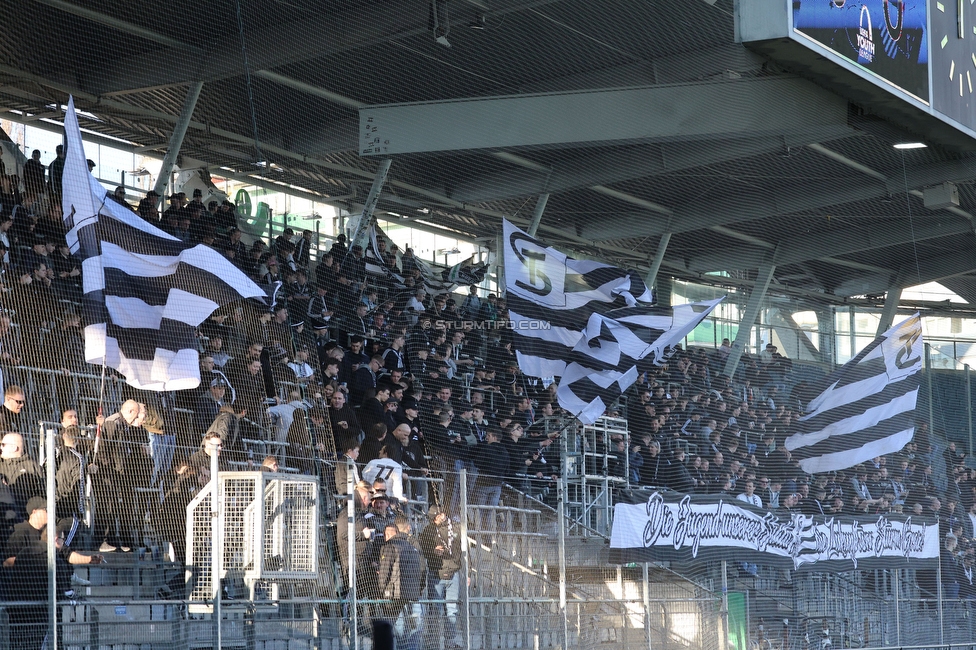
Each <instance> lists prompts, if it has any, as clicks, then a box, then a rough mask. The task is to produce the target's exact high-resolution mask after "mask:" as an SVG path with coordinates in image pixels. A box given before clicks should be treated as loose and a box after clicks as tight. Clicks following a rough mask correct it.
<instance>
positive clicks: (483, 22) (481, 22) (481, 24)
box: [468, 14, 488, 29]
mask: <svg viewBox="0 0 976 650" xmlns="http://www.w3.org/2000/svg"><path fill="white" fill-rule="evenodd" d="M468 29H488V18H487V17H486V16H485V15H484V14H478V15H477V16H475V17H474V18H473V19H472V20H471V22H469V23H468Z"/></svg>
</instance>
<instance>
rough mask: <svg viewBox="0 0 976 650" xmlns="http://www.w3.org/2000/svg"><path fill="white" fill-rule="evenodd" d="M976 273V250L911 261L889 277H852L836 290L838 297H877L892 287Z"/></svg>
mask: <svg viewBox="0 0 976 650" xmlns="http://www.w3.org/2000/svg"><path fill="white" fill-rule="evenodd" d="M973 271H976V246H970V247H968V248H966V249H964V250H960V251H956V252H953V253H948V254H945V255H939V256H934V257H930V258H925V259H921V260H918V261H917V262H916V261H915V260H912V261H911V262H909V263H906V264H904V265H902V266H901V267H899V268H898V269H897V270H892V271H891V272H889V273H869V274H865V275H861V276H855V277H850V278H848V279H847V280H845V281H844V282H841V283H840V284H839V285H837V286H836V287H835V288H834V291H833V293H834V294H835V295H837V296H845V297H849V296H859V295H863V294H878V293H883V292H885V291H888V290H889V289H890V288H891V287H911V286H915V285H917V284H925V283H926V282H938V281H940V280H944V279H946V278H952V277H956V276H960V275H964V274H967V273H972V272H973Z"/></svg>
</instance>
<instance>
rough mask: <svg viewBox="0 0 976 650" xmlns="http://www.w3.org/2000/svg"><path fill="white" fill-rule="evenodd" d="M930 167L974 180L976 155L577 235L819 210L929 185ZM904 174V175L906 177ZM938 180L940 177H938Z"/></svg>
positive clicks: (945, 175) (639, 232)
mask: <svg viewBox="0 0 976 650" xmlns="http://www.w3.org/2000/svg"><path fill="white" fill-rule="evenodd" d="M935 169H938V172H937V173H938V174H939V178H941V179H942V180H951V181H955V182H966V181H971V180H973V179H976V158H970V159H961V160H955V161H952V162H951V163H939V164H937V165H921V166H918V167H915V168H910V169H908V170H907V174H906V173H905V172H903V171H902V170H898V171H897V172H895V173H892V174H891V176H890V177H888V179H887V180H886V181H881V180H876V179H869V180H858V179H853V178H852V179H847V180H845V181H840V182H838V181H831V182H829V183H822V184H817V185H806V186H801V187H798V188H793V189H791V190H790V191H789V192H779V193H771V192H769V191H767V190H755V191H751V192H743V193H739V194H737V195H736V197H735V198H734V199H731V200H729V199H714V200H711V201H705V202H696V203H695V204H693V205H688V206H678V207H675V208H673V212H674V216H673V217H671V218H670V219H660V218H658V219H655V220H653V221H649V220H640V219H634V218H633V217H632V216H628V217H627V218H626V219H624V218H620V219H613V220H611V219H604V220H602V221H601V222H600V223H597V224H592V225H588V226H584V228H583V230H582V235H583V236H584V237H586V238H587V239H591V240H594V241H604V240H608V239H622V238H626V237H645V236H652V235H660V234H662V233H665V232H669V231H670V232H689V231H692V230H698V229H699V228H710V227H712V226H717V225H728V224H731V223H737V222H741V221H754V220H757V219H763V218H767V217H774V216H778V215H785V214H792V213H794V212H801V211H805V210H814V209H820V208H825V207H829V206H833V205H840V204H843V203H850V202H853V201H863V200H867V199H874V198H880V197H885V196H889V195H890V194H891V192H890V190H889V185H891V184H898V185H899V186H900V187H901V189H900V190H899V191H902V192H903V191H904V190H905V186H906V180H907V186H908V188H909V189H916V188H919V187H925V186H927V185H931V184H932V180H931V179H932V177H933V173H935V172H934V170H935ZM906 177H907V178H906ZM940 182H941V181H940Z"/></svg>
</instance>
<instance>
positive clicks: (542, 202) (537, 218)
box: [526, 193, 549, 237]
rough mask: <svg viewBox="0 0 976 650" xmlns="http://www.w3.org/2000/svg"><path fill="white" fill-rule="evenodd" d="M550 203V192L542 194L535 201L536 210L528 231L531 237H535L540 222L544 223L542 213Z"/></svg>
mask: <svg viewBox="0 0 976 650" xmlns="http://www.w3.org/2000/svg"><path fill="white" fill-rule="evenodd" d="M547 203H549V194H548V193H545V194H540V195H539V198H538V199H536V202H535V212H533V213H532V222H531V223H529V229H528V230H527V231H526V232H527V233H529V237H535V233H536V232H538V230H539V224H540V223H542V213H543V212H545V211H546V204H547Z"/></svg>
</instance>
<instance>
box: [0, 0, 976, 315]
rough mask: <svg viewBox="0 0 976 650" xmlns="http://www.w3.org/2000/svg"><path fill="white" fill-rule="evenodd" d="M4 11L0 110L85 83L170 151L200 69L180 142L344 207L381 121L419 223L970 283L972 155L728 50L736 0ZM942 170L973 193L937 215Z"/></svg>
mask: <svg viewBox="0 0 976 650" xmlns="http://www.w3.org/2000/svg"><path fill="white" fill-rule="evenodd" d="M432 7H436V12H437V18H438V21H439V23H440V25H441V26H442V33H443V28H444V27H445V26H446V25H448V24H449V27H450V29H449V31H448V32H447V33H446V34H443V35H444V38H446V40H447V41H448V42H449V43H450V47H445V46H443V45H441V44H438V43H437V42H435V34H434V33H433V31H432V28H431V23H432V20H431V15H432ZM0 25H2V27H0V31H2V36H3V37H2V38H0V118H5V119H13V120H16V121H31V122H38V123H39V122H41V121H43V120H54V121H58V120H59V119H60V118H59V113H60V108H59V107H60V106H61V105H63V104H64V103H65V102H66V100H67V96H68V94H69V93H71V94H74V96H75V100H76V103H77V105H78V107H79V108H80V109H82V110H84V111H87V112H88V113H90V114H91V115H92V116H93V117H92V118H89V119H83V121H82V127H83V128H84V129H86V130H88V131H90V132H92V133H96V134H102V135H104V136H108V137H111V138H118V139H122V140H124V141H126V142H128V143H130V146H131V147H132V148H133V149H135V150H140V151H155V152H162V151H165V150H166V148H167V147H168V144H169V139H170V136H171V133H172V131H173V127H174V125H175V124H176V122H177V120H178V116H179V115H180V112H181V110H182V109H183V105H184V100H185V98H186V97H187V94H188V89H189V88H190V87H191V85H192V84H194V83H195V82H203V87H202V91H201V93H200V97H199V100H198V101H197V103H196V105H195V107H194V110H193V115H192V120H191V122H190V125H189V129H188V131H187V134H186V138H185V141H184V143H183V146H182V149H181V153H182V155H184V156H185V157H186V158H192V159H194V160H199V161H203V162H204V163H205V164H207V165H208V166H211V167H213V168H228V169H232V170H235V171H236V173H237V174H239V175H246V176H252V177H259V178H265V179H267V180H268V181H269V182H275V183H287V184H291V185H294V186H297V187H300V188H304V189H305V190H306V191H307V195H308V196H315V197H321V198H320V200H323V201H329V200H330V199H332V200H333V201H334V202H335V203H337V204H339V205H341V206H343V207H345V208H347V209H349V210H351V211H356V210H357V209H358V208H359V207H360V206H361V203H362V202H363V201H364V200H365V196H366V193H367V191H368V189H369V186H370V184H371V182H372V180H373V176H374V173H375V170H376V168H377V166H378V164H379V162H380V159H381V157H382V156H375V155H360V154H361V151H362V148H363V147H362V144H363V142H362V141H361V134H360V118H361V116H377V119H378V120H380V119H381V121H382V124H383V125H384V128H385V129H386V131H384V134H386V138H387V139H388V140H389V142H391V143H392V144H391V148H392V149H394V150H395V151H396V153H393V154H391V157H392V158H393V167H392V170H391V172H390V182H389V183H388V184H387V186H386V188H385V189H384V192H383V194H382V195H381V197H380V201H379V210H380V211H385V212H387V213H395V214H397V215H400V217H401V218H403V219H409V220H411V221H420V222H422V223H423V224H426V227H429V228H434V229H436V228H440V229H443V230H444V231H445V232H448V233H451V232H454V233H459V234H462V235H464V236H466V237H471V238H481V239H483V241H485V242H489V243H493V242H494V240H495V238H496V237H497V235H498V233H499V231H500V222H501V219H502V217H503V216H508V217H509V218H512V219H513V220H514V221H515V222H516V223H518V224H522V225H525V224H527V223H528V222H529V220H530V218H531V215H532V213H533V210H534V207H535V205H536V201H537V200H538V197H539V195H541V194H548V195H549V198H548V203H547V204H546V207H545V212H544V215H543V218H542V225H541V228H540V230H539V234H540V236H541V237H543V238H544V239H546V240H547V241H549V242H551V243H553V244H557V245H560V246H562V247H563V248H565V249H568V250H573V251H576V252H577V253H579V254H584V255H593V256H598V257H601V258H604V259H610V260H614V261H617V262H620V263H623V264H626V265H629V266H633V267H636V268H639V269H646V268H648V267H649V266H651V264H652V262H653V260H654V258H655V255H656V253H657V252H658V247H659V243H660V242H661V241H662V239H663V240H664V241H666V242H667V246H666V251H665V253H664V257H663V264H662V270H663V271H662V272H665V273H669V274H672V275H674V276H676V277H681V278H690V279H693V278H697V277H700V275H701V274H703V273H709V272H715V271H727V272H729V274H730V275H731V280H730V281H734V280H735V279H737V278H738V279H741V280H742V281H744V282H748V281H750V280H751V279H754V278H755V277H756V270H757V269H758V268H759V267H760V266H762V265H763V264H766V265H769V264H772V265H774V266H775V272H774V283H775V284H777V286H778V287H779V288H780V289H781V290H784V291H785V290H789V291H796V292H799V293H800V294H801V295H804V296H806V297H808V298H809V297H811V296H817V295H822V296H824V299H825V300H828V301H830V300H838V299H843V298H844V297H847V296H859V295H868V296H871V295H879V294H884V293H885V291H887V290H888V289H890V288H893V287H902V286H910V285H914V284H919V283H920V282H925V281H931V280H938V281H942V282H943V283H944V284H946V286H948V287H949V288H950V289H952V290H953V291H955V292H956V293H958V294H959V295H960V296H962V297H963V298H965V299H967V300H969V301H971V302H976V275H974V273H973V272H974V269H976V246H974V244H976V240H974V239H976V238H974V234H973V216H972V211H973V210H976V191H974V187H973V180H974V179H976V158H974V155H973V154H971V153H969V152H967V151H965V150H963V149H965V148H964V147H961V148H948V147H944V146H938V145H935V144H933V146H930V147H928V148H926V149H917V150H909V151H902V150H895V149H893V148H892V144H893V143H894V142H896V141H899V140H904V139H917V136H916V135H915V134H913V133H911V132H909V131H908V130H906V129H904V128H903V127H901V126H899V125H897V124H894V123H891V122H887V121H885V120H884V119H882V117H880V116H878V115H876V114H873V113H872V110H871V107H870V106H867V107H866V106H864V105H861V104H857V103H855V102H852V101H851V100H850V99H849V98H847V97H843V96H841V95H838V94H834V93H833V92H831V91H830V90H829V89H828V88H826V87H824V86H823V85H821V84H822V83H823V80H819V79H818V80H817V82H814V81H811V80H810V79H806V78H803V77H800V76H796V75H793V74H791V73H790V72H788V71H784V70H783V67H782V66H780V65H777V64H776V63H775V62H770V61H768V60H767V59H765V58H764V57H763V56H761V55H760V54H757V53H755V52H753V51H750V50H749V49H747V48H745V47H743V46H742V45H740V44H737V43H735V41H734V18H733V7H732V3H731V1H730V0H716V1H715V2H714V3H711V2H705V1H699V0H687V1H686V2H680V3H664V2H654V3H650V2H642V1H638V0H605V1H603V2H592V0H433V2H432V1H431V0H399V1H398V2H388V1H386V0H336V1H334V2H330V3H327V4H325V5H323V3H317V2H301V1H299V0H247V1H244V0H240V2H238V3H232V2H221V3H215V2H214V3H208V2H204V3H200V2H194V3H190V2H161V1H159V0H150V1H148V2H143V3H129V2H121V1H119V0H86V1H85V2H81V1H80V0H26V1H25V2H21V3H7V5H5V6H4V7H3V8H0ZM242 35H243V38H242ZM48 123H49V122H48ZM962 139H963V136H961V135H960V140H962ZM258 161H264V162H273V163H275V166H276V167H277V169H276V170H274V171H269V170H268V168H267V167H264V168H258V167H257V166H256V163H257V162H258ZM943 181H952V182H954V183H956V184H957V185H958V187H959V194H960V206H959V207H958V208H955V207H954V208H949V209H941V210H929V209H926V208H925V207H924V205H923V201H922V196H921V190H923V189H924V188H926V187H929V186H933V185H936V184H938V183H941V182H943ZM388 218H391V219H393V218H396V217H393V216H388Z"/></svg>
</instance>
